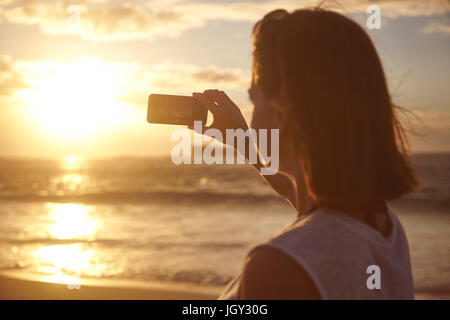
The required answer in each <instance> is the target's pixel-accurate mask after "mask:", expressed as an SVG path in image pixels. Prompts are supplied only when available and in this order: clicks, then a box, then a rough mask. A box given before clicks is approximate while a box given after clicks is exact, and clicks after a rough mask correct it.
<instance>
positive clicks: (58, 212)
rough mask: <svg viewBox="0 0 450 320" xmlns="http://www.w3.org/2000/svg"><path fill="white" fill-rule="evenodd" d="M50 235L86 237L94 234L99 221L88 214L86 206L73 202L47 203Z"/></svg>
mask: <svg viewBox="0 0 450 320" xmlns="http://www.w3.org/2000/svg"><path fill="white" fill-rule="evenodd" d="M47 208H48V209H49V215H50V219H51V220H52V222H53V223H52V224H51V225H50V226H49V232H50V235H51V236H52V237H54V238H57V239H73V238H88V239H92V238H94V236H95V231H96V230H97V228H98V227H99V221H97V220H95V219H93V218H92V217H90V216H89V210H88V208H87V207H86V206H84V205H81V204H73V203H62V204H60V203H48V204H47Z"/></svg>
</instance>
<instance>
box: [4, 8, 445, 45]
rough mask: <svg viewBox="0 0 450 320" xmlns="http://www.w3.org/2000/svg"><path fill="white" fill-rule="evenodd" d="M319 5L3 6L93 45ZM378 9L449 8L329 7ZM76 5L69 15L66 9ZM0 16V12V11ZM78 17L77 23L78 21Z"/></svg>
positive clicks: (424, 11)
mask: <svg viewBox="0 0 450 320" xmlns="http://www.w3.org/2000/svg"><path fill="white" fill-rule="evenodd" d="M317 3H318V1H314V0H304V1H298V0H297V1H294V0H272V1H260V2H230V3H213V2H199V1H185V0H170V1H133V2H123V1H122V2H118V1H113V0H103V1H87V0H80V1H78V2H76V4H75V2H68V1H64V0H54V1H51V0H28V1H20V0H9V1H7V2H5V4H3V5H1V6H2V7H1V9H2V11H3V13H2V17H3V19H2V20H4V21H7V22H10V23H20V24H37V25H39V26H40V28H41V30H42V31H43V32H44V33H47V34H77V35H79V36H81V37H82V38H84V39H88V40H93V41H111V40H123V39H130V38H147V39H152V38H153V37H155V36H158V35H166V36H172V37H174V36H179V35H181V34H182V33H183V32H184V31H186V30H188V29H192V28H198V27H202V26H204V25H205V24H207V23H208V22H210V21H218V20H222V21H246V22H250V23H254V22H256V21H257V20H258V19H260V18H261V17H262V16H263V15H264V14H265V13H267V12H268V11H270V10H273V9H277V8H286V9H287V10H294V9H297V8H302V7H309V6H313V5H316V4H317ZM370 4H377V5H379V6H380V8H381V13H382V16H383V17H387V18H397V17H401V16H435V15H445V14H447V13H448V12H450V3H449V2H448V1H442V0H430V1H418V0H412V1H398V0H397V1H396V0H386V1H376V2H374V1H366V0H350V1H346V2H345V5H344V6H343V9H342V8H341V7H339V6H337V5H333V3H332V2H331V3H330V4H329V5H328V4H327V5H328V6H331V5H333V9H336V10H338V11H344V12H347V13H354V12H361V13H365V10H366V8H367V6H368V5H370ZM69 6H72V9H71V11H70V13H68V7H69ZM0 12H1V10H0ZM78 13H79V19H78Z"/></svg>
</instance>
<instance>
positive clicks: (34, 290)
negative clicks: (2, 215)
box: [0, 271, 450, 300]
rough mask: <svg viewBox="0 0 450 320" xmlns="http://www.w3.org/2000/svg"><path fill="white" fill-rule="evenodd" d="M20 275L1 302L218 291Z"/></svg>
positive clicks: (5, 286) (212, 294)
mask: <svg viewBox="0 0 450 320" xmlns="http://www.w3.org/2000/svg"><path fill="white" fill-rule="evenodd" d="M44 279H45V278H42V277H39V276H36V275H32V274H27V273H21V272H15V271H13V272H2V273H1V274H0V299H2V300H215V299H217V297H218V296H219V294H220V292H221V290H222V287H206V286H198V285H191V284H170V283H159V282H143V281H129V280H109V279H108V280H96V279H82V285H81V287H80V289H69V288H68V286H67V285H66V284H64V283H53V282H46V281H44ZM415 299H416V300H449V299H450V295H449V294H448V293H447V292H433V293H431V292H422V293H421V292H416V296H415Z"/></svg>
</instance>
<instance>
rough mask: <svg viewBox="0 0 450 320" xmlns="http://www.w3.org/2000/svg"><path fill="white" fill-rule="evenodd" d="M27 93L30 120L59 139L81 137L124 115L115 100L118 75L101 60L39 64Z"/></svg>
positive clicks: (118, 121)
mask: <svg viewBox="0 0 450 320" xmlns="http://www.w3.org/2000/svg"><path fill="white" fill-rule="evenodd" d="M42 69H45V72H43V75H42V74H41V75H40V76H39V77H38V80H37V81H36V83H35V85H34V86H33V89H32V90H31V94H30V104H31V111H32V116H33V120H35V121H36V122H37V123H38V124H39V125H40V126H41V127H43V128H44V129H45V130H47V131H48V133H49V134H50V135H52V136H54V137H56V138H58V139H63V140H81V139H85V138H88V137H92V136H93V135H96V134H98V133H100V132H101V131H102V130H105V129H107V128H108V127H114V126H115V125H117V124H119V123H120V122H121V121H123V119H124V118H125V117H126V107H124V105H123V104H121V103H119V102H118V101H116V99H115V97H116V93H117V87H118V85H119V83H120V75H119V74H117V73H116V72H115V70H114V69H113V68H110V67H108V65H107V64H106V63H104V62H102V61H101V60H98V59H96V58H93V57H81V58H78V59H76V60H74V61H71V62H67V63H57V64H50V65H48V64H47V65H44V66H42Z"/></svg>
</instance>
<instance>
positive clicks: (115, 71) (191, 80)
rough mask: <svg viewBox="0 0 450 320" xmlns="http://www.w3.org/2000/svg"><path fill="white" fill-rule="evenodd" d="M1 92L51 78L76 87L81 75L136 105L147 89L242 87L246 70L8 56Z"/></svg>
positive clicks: (0, 69)
mask: <svg viewBox="0 0 450 320" xmlns="http://www.w3.org/2000/svg"><path fill="white" fill-rule="evenodd" d="M0 75H1V77H0V95H4V96H5V95H9V94H11V93H13V92H14V91H15V90H16V89H26V90H25V92H24V95H23V96H27V93H33V92H36V91H39V90H41V91H42V88H43V87H46V86H47V87H48V86H51V85H52V84H57V85H60V84H61V82H63V85H65V86H74V87H76V86H77V84H78V83H80V81H83V79H93V78H95V79H99V80H98V81H99V82H103V81H107V82H108V83H107V85H108V88H111V93H110V95H111V98H112V99H113V100H116V101H122V102H126V103H129V104H133V105H136V106H145V103H146V99H147V97H148V95H149V94H150V93H172V94H191V93H192V92H193V91H202V90H205V89H210V88H221V89H223V90H233V89H243V88H244V89H245V88H247V87H248V85H249V83H250V76H249V75H250V71H248V70H241V69H237V68H219V67H217V66H215V65H210V66H205V67H200V66H196V65H191V64H184V63H177V62H174V61H170V60H167V61H164V62H162V63H159V64H154V65H150V66H145V65H142V64H139V63H133V62H117V61H102V60H99V59H97V58H94V57H78V58H76V59H74V60H72V61H68V62H60V61H54V60H18V61H17V60H13V59H11V58H10V57H8V56H5V57H0ZM100 85H102V84H101V83H99V86H100ZM104 85H105V83H104Z"/></svg>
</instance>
